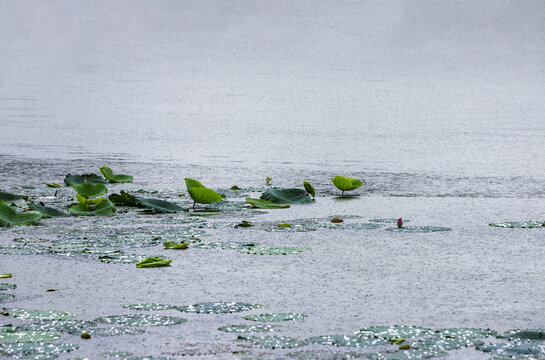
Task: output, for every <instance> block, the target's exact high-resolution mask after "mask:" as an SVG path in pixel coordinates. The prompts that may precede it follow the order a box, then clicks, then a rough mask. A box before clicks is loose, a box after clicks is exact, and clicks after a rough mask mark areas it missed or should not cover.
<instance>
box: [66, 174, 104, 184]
mask: <svg viewBox="0 0 545 360" xmlns="http://www.w3.org/2000/svg"><path fill="white" fill-rule="evenodd" d="M64 183H65V184H66V186H71V185H72V184H81V183H89V184H107V183H108V181H107V180H106V179H104V178H102V177H100V176H98V175H97V174H83V175H72V174H68V175H66V177H65V178H64Z"/></svg>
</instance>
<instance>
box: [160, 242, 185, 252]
mask: <svg viewBox="0 0 545 360" xmlns="http://www.w3.org/2000/svg"><path fill="white" fill-rule="evenodd" d="M163 246H164V247H165V248H167V249H172V250H184V249H187V248H188V247H189V241H184V242H182V243H180V244H179V243H176V242H174V241H167V242H164V243H163Z"/></svg>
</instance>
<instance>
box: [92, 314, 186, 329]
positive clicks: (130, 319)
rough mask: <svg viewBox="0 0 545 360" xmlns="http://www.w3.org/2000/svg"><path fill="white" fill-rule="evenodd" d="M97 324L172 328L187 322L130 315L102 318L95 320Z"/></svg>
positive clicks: (151, 316) (176, 318)
mask: <svg viewBox="0 0 545 360" xmlns="http://www.w3.org/2000/svg"><path fill="white" fill-rule="evenodd" d="M95 322H97V323H102V324H115V325H122V326H170V325H178V324H183V323H185V322H187V320H186V319H182V318H179V317H172V316H160V315H148V314H145V315H135V314H130V315H112V316H105V317H100V318H98V319H95Z"/></svg>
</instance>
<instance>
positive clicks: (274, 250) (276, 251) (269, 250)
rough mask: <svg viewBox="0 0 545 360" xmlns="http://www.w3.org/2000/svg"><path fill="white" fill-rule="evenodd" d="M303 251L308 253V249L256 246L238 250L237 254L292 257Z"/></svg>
mask: <svg viewBox="0 0 545 360" xmlns="http://www.w3.org/2000/svg"><path fill="white" fill-rule="evenodd" d="M305 251H310V249H309V248H302V247H296V246H258V247H251V248H243V249H239V250H238V252H241V253H244V254H253V255H292V254H299V253H302V252H305Z"/></svg>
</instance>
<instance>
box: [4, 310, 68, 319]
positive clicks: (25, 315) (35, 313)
mask: <svg viewBox="0 0 545 360" xmlns="http://www.w3.org/2000/svg"><path fill="white" fill-rule="evenodd" d="M2 312H5V313H8V316H10V317H14V318H18V319H21V320H28V321H41V320H68V319H73V318H75V317H76V315H74V314H70V313H67V312H64V311H55V310H25V309H6V308H4V309H2Z"/></svg>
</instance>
